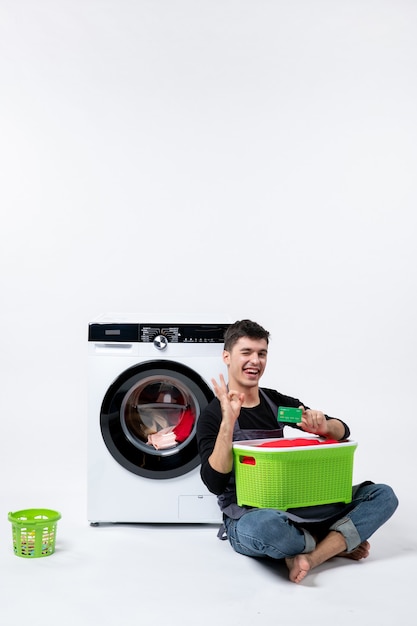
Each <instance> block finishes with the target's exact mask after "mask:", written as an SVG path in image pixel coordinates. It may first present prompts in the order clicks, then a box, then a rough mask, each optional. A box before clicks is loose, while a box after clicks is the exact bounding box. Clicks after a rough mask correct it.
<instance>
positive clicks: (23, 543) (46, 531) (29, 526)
mask: <svg viewBox="0 0 417 626" xmlns="http://www.w3.org/2000/svg"><path fill="white" fill-rule="evenodd" d="M8 517H9V522H11V523H12V534H13V550H14V553H15V554H16V555H17V556H22V557H25V558H35V557H41V556H49V555H50V554H53V553H54V552H55V539H56V526H57V522H58V520H60V519H61V514H60V513H58V512H57V511H51V510H50V509H24V510H22V511H16V512H15V513H9V516H8Z"/></svg>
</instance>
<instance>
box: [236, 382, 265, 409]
mask: <svg viewBox="0 0 417 626" xmlns="http://www.w3.org/2000/svg"><path fill="white" fill-rule="evenodd" d="M229 389H235V390H236V391H239V393H243V394H245V399H244V401H243V405H242V406H243V407H244V408H246V409H251V408H253V407H254V406H258V404H259V403H260V398H259V387H258V385H256V386H255V387H242V386H241V385H238V384H236V383H235V382H234V381H231V382H230V381H229Z"/></svg>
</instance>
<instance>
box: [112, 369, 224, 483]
mask: <svg viewBox="0 0 417 626" xmlns="http://www.w3.org/2000/svg"><path fill="white" fill-rule="evenodd" d="M212 398H213V392H212V391H211V390H210V388H209V387H208V386H207V385H206V383H205V382H204V381H203V380H202V378H201V377H200V376H199V375H198V374H197V373H196V372H194V371H193V370H192V369H190V368H188V367H186V366H184V365H182V364H179V363H173V362H171V361H157V362H154V361H153V362H148V363H141V364H140V365H137V366H134V367H133V368H130V369H129V370H126V371H125V372H124V373H123V374H122V375H121V376H119V377H118V379H117V380H116V381H115V382H114V383H113V384H112V386H111V387H110V388H109V390H108V392H107V393H106V396H105V398H104V400H103V404H102V409H101V415H100V425H101V431H102V435H103V438H104V441H105V443H106V446H107V448H108V449H109V451H110V453H111V454H112V455H113V457H114V458H115V459H116V460H117V461H118V463H120V464H121V465H122V466H123V467H125V468H126V469H128V470H129V471H131V472H134V473H135V474H138V475H141V476H146V477H148V478H173V477H175V476H180V475H183V474H186V473H187V472H189V471H191V469H193V468H195V467H197V465H198V464H199V462H200V460H199V456H198V451H197V441H196V424H197V420H198V418H199V416H200V413H201V411H202V409H203V408H204V407H205V406H206V405H207V404H208V402H210V400H211V399H212Z"/></svg>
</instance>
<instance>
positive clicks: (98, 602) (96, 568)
mask: <svg viewBox="0 0 417 626" xmlns="http://www.w3.org/2000/svg"><path fill="white" fill-rule="evenodd" d="M2 475H3V476H5V475H6V471H5V468H3V471H2ZM80 477H81V474H80ZM9 478H10V477H9ZM57 481H59V482H60V483H61V488H59V489H58V488H56V487H55V488H53V489H52V491H51V493H50V495H49V496H47V497H46V492H45V491H44V492H43V500H42V503H40V499H41V492H42V490H39V494H36V489H32V492H31V498H30V502H29V500H28V498H27V496H26V501H25V494H24V493H17V492H16V491H14V492H13V493H11V492H9V493H6V494H5V495H6V497H5V498H3V497H2V514H1V519H0V536H1V541H0V571H1V586H0V598H1V599H0V623H1V624H2V625H4V626H22V625H23V624H30V626H38V625H39V626H41V625H42V626H55V625H56V624H59V625H64V624H65V625H66V624H77V626H91V625H93V624H101V625H103V626H105V625H109V626H110V625H111V626H114V625H115V624H120V625H123V626H131V625H132V626H133V625H137V624H146V623H152V624H160V623H171V624H181V625H182V626H188V625H189V626H195V624H209V623H210V624H211V623H214V622H218V621H219V620H221V622H222V623H224V624H228V625H229V626H234V625H238V624H239V625H241V624H248V625H249V624H251V625H256V624H274V623H282V622H283V620H285V621H286V622H287V623H293V624H302V623H306V624H307V623H308V624H314V625H315V624H317V625H318V624H320V625H321V624H323V623H330V622H331V623H337V624H338V626H344V625H345V624H346V625H348V624H349V626H351V625H352V624H355V625H356V626H358V625H359V626H361V625H365V624H366V625H367V624H371V623H372V624H377V625H378V626H393V625H394V624H396V623H397V622H400V623H401V624H402V625H406V626H408V625H410V626H411V624H413V625H414V624H415V615H413V613H414V610H413V609H414V604H415V599H414V587H415V583H414V573H415V570H416V565H417V561H416V553H417V542H416V540H415V536H414V532H413V524H412V522H411V521H410V519H409V517H410V515H411V512H412V511H411V509H412V508H413V507H412V506H410V505H407V504H404V505H403V506H400V508H399V509H398V511H397V513H396V514H395V516H394V517H393V518H392V519H391V520H390V521H389V522H388V523H387V524H386V525H385V526H384V527H383V528H382V529H380V531H379V532H378V533H377V534H375V535H374V537H373V538H372V539H371V544H372V549H371V555H370V557H369V558H368V559H367V560H366V561H361V562H353V561H349V560H347V559H342V558H336V559H334V560H333V561H331V562H328V563H327V564H325V565H323V566H321V567H320V568H317V569H316V570H314V571H313V572H312V573H311V574H310V575H309V576H308V577H307V578H306V579H305V581H304V582H303V583H302V584H301V585H295V584H293V583H291V582H289V580H288V578H287V571H286V569H285V566H283V565H280V564H275V563H271V562H266V561H258V560H254V559H250V558H247V557H243V556H240V555H238V554H235V553H234V552H233V550H232V549H231V548H230V546H229V544H228V543H227V542H222V541H219V540H218V539H217V537H216V532H217V528H216V527H214V526H209V525H204V526H199V525H191V526H188V525H180V526H178V525H171V526H166V525H163V526H160V525H156V524H155V525H117V526H116V525H102V526H99V527H91V526H90V525H89V524H88V522H87V520H86V515H85V487H84V484H83V481H82V480H80V481H79V485H78V486H77V484H74V481H72V482H71V481H64V480H62V481H61V478H58V479H57ZM5 482H8V484H10V481H4V483H5ZM66 482H67V483H68V484H65V485H64V484H63V483H66ZM4 483H3V484H4ZM3 493H4V490H3ZM38 498H39V500H38ZM45 499H46V500H47V501H45ZM35 500H36V501H38V506H45V507H49V508H54V509H57V510H59V511H60V512H61V513H62V519H61V520H60V521H59V522H58V528H57V541H56V551H55V553H54V554H53V555H51V556H48V557H44V558H37V559H26V558H20V557H17V556H15V555H14V553H13V550H12V541H11V524H10V522H9V521H8V519H7V513H8V509H7V505H8V504H9V505H10V506H11V507H12V508H10V507H9V510H16V508H13V506H16V507H17V508H24V507H26V506H27V507H30V506H34V502H35ZM23 502H25V504H24V505H23V506H22V503H23ZM18 503H19V504H18Z"/></svg>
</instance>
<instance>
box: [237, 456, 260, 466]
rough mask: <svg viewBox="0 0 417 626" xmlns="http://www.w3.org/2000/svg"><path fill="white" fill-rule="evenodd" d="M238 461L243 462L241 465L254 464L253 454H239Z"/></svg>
mask: <svg viewBox="0 0 417 626" xmlns="http://www.w3.org/2000/svg"><path fill="white" fill-rule="evenodd" d="M239 463H243V465H256V459H255V457H253V456H240V457H239Z"/></svg>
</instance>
